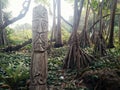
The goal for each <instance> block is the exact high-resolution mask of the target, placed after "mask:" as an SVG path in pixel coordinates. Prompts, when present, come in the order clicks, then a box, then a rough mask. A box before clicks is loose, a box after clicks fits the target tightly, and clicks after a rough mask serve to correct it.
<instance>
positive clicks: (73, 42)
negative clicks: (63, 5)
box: [63, 0, 94, 70]
mask: <svg viewBox="0 0 120 90" xmlns="http://www.w3.org/2000/svg"><path fill="white" fill-rule="evenodd" d="M83 2H84V0H82V1H81V4H83ZM78 11H79V10H78V0H75V2H74V24H73V32H72V34H71V37H70V41H69V44H70V47H69V51H68V54H67V56H66V58H65V60H64V65H63V68H64V69H74V68H77V69H78V70H79V69H81V68H85V67H87V66H89V65H90V64H91V62H92V60H94V58H93V57H92V56H90V55H88V54H87V53H85V52H84V51H83V50H82V49H81V48H80V46H79V37H78V36H77V29H78V25H79V20H80V19H78V18H80V15H81V11H82V10H81V9H80V11H79V13H80V14H78Z"/></svg>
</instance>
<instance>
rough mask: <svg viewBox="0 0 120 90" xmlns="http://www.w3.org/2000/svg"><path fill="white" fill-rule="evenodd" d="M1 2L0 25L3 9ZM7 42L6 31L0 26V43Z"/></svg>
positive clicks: (1, 23)
mask: <svg viewBox="0 0 120 90" xmlns="http://www.w3.org/2000/svg"><path fill="white" fill-rule="evenodd" d="M2 7H3V6H2V3H0V26H1V25H3V11H2ZM6 43H7V38H6V31H5V30H4V29H2V28H0V45H5V44H6Z"/></svg>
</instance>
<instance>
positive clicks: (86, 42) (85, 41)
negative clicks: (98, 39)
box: [80, 2, 90, 48]
mask: <svg viewBox="0 0 120 90" xmlns="http://www.w3.org/2000/svg"><path fill="white" fill-rule="evenodd" d="M89 12H90V8H89V2H88V3H87V9H86V16H85V23H84V27H83V30H82V32H81V33H80V47H82V48H85V47H89V46H90V39H89V36H88V33H87V26H88V18H89Z"/></svg>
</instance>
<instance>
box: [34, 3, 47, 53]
mask: <svg viewBox="0 0 120 90" xmlns="http://www.w3.org/2000/svg"><path fill="white" fill-rule="evenodd" d="M40 7H42V6H41V5H39V6H38V7H36V8H35V9H34V10H35V12H36V13H33V25H32V26H33V27H32V31H33V50H34V51H45V50H46V48H47V40H46V37H47V31H48V17H47V11H46V9H45V8H40Z"/></svg>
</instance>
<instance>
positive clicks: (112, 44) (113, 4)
mask: <svg viewBox="0 0 120 90" xmlns="http://www.w3.org/2000/svg"><path fill="white" fill-rule="evenodd" d="M116 7H117V0H112V7H111V15H110V19H111V22H110V25H109V30H110V36H109V41H108V46H107V47H108V48H113V47H114V42H113V41H114V19H115V10H116Z"/></svg>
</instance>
